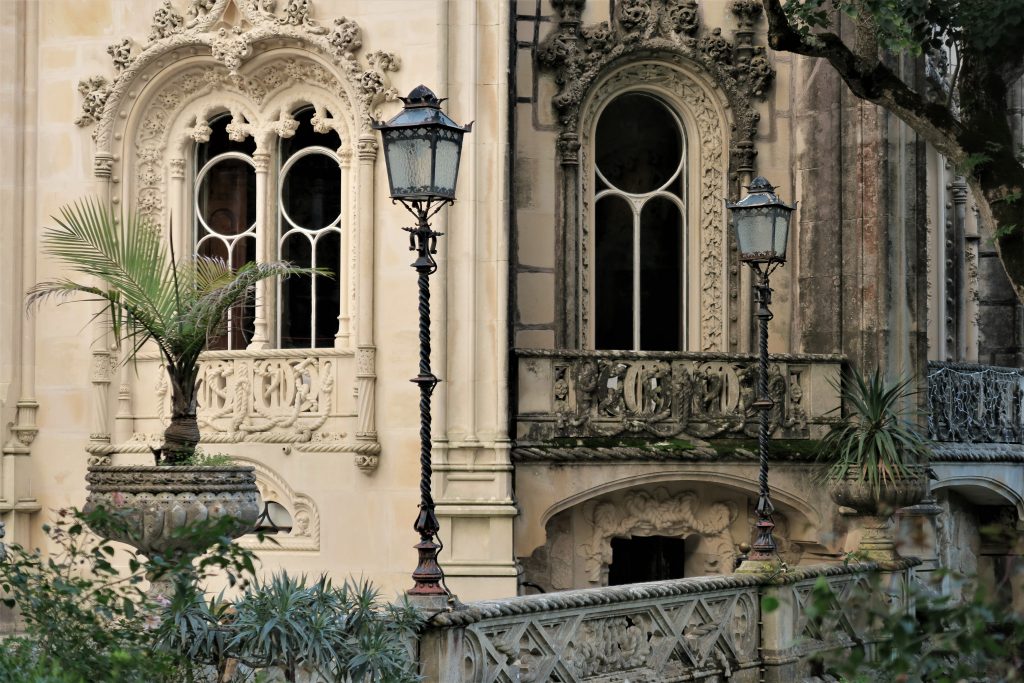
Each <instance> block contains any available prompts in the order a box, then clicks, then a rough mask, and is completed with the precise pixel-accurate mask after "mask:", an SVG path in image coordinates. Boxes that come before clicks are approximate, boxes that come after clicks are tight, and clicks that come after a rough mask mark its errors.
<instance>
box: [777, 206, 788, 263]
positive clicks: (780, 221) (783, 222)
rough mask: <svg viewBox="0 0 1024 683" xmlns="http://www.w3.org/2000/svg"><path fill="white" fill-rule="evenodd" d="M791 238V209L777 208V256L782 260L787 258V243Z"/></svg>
mask: <svg viewBox="0 0 1024 683" xmlns="http://www.w3.org/2000/svg"><path fill="white" fill-rule="evenodd" d="M788 238H789V211H788V210H787V209H783V208H778V209H775V256H776V257H777V258H779V259H780V260H783V261H784V260H785V259H786V243H787V241H788Z"/></svg>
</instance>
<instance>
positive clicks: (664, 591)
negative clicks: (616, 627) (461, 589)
mask: <svg viewBox="0 0 1024 683" xmlns="http://www.w3.org/2000/svg"><path fill="white" fill-rule="evenodd" d="M919 564H921V561H920V560H919V559H917V558H905V559H902V560H898V561H896V562H891V563H878V562H856V563H853V562H851V563H850V564H846V565H815V566H812V567H799V568H796V569H790V570H788V571H787V572H785V573H781V574H779V575H777V576H774V575H770V574H731V575H729V576H700V577H696V578H691V579H675V580H672V581H652V582H650V583H636V584H631V585H627V586H609V587H605V588H584V589H580V590H570V591H560V592H557V593H545V594H543V595H523V596H518V597H514V598H506V599H503V600H482V601H480V602H472V603H468V604H467V605H466V606H465V608H463V609H458V610H456V611H453V612H441V613H439V614H437V615H435V616H434V617H432V618H431V619H430V622H429V623H430V626H432V627H440V628H457V627H463V626H469V625H471V624H475V623H477V622H480V621H485V620H488V619H500V618H504V617H515V616H521V615H525V614H536V613H539V612H552V611H555V610H567V609H585V608H588V607H599V606H603V605H614V604H617V603H624V602H634V601H639V600H653V599H658V598H670V597H676V596H681V595H695V594H700V593H713V592H719V591H728V590H737V589H743V588H758V587H761V586H774V585H786V584H791V583H798V582H800V581H804V580H807V579H816V578H817V577H819V576H843V575H850V574H862V573H869V572H876V571H903V570H905V569H909V568H911V567H915V566H917V565H919Z"/></svg>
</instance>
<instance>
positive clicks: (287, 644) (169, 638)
mask: <svg viewBox="0 0 1024 683" xmlns="http://www.w3.org/2000/svg"><path fill="white" fill-rule="evenodd" d="M421 623H422V620H421V619H420V618H419V616H418V615H417V614H416V612H415V610H414V609H413V608H412V607H410V606H409V605H407V604H400V605H393V604H387V603H385V604H382V603H381V602H380V600H379V595H378V592H377V590H376V589H375V588H373V586H371V585H370V584H369V583H368V582H366V581H357V582H354V583H352V582H349V581H345V582H344V583H343V584H342V585H341V586H340V587H335V586H334V585H333V584H332V582H331V580H330V579H329V578H327V577H326V576H321V577H320V578H319V579H318V580H317V581H315V582H314V583H312V584H309V585H307V581H306V578H305V577H304V576H303V577H301V578H295V577H292V576H290V575H288V574H287V573H286V572H284V573H280V574H275V575H273V576H272V577H271V578H270V579H269V580H267V581H265V582H260V581H256V582H253V584H252V585H251V586H250V587H249V588H248V590H246V592H245V594H244V595H243V596H242V597H241V598H240V599H238V600H237V601H236V602H235V603H234V604H233V605H230V606H229V605H227V604H226V603H224V602H223V601H222V600H220V599H214V600H210V601H208V602H207V601H203V600H201V599H197V600H193V601H191V602H175V603H173V604H172V605H171V606H170V608H169V618H168V619H167V620H166V621H165V622H164V624H163V626H162V628H161V639H162V640H161V642H162V643H163V645H164V646H165V647H168V648H171V649H174V650H176V651H181V652H187V653H188V656H189V657H190V658H191V659H193V660H195V661H198V662H203V663H206V664H209V665H211V666H212V667H214V668H216V669H217V670H218V671H219V672H224V671H227V670H228V669H229V667H230V666H231V664H232V662H238V663H241V664H242V665H244V667H245V668H246V669H251V670H262V669H267V668H270V667H279V668H280V669H281V670H282V672H283V673H284V676H285V680H288V681H294V680H296V679H297V677H298V675H299V674H300V672H302V671H313V672H317V673H318V674H320V675H321V676H323V677H324V678H326V679H327V680H333V681H349V680H351V681H389V682H393V683H406V682H409V683H412V682H414V681H418V680H420V679H419V677H418V676H417V675H416V674H415V670H416V665H415V662H414V661H413V659H412V655H411V652H410V650H409V647H411V645H412V643H413V642H414V640H415V638H416V632H417V630H418V629H419V627H420V625H421Z"/></svg>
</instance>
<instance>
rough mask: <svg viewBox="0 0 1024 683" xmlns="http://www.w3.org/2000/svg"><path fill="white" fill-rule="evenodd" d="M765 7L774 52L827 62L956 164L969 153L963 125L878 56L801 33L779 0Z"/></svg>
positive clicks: (827, 35)
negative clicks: (961, 141)
mask: <svg viewBox="0 0 1024 683" xmlns="http://www.w3.org/2000/svg"><path fill="white" fill-rule="evenodd" d="M761 4H762V5H763V6H764V11H765V15H766V16H767V17H768V44H769V45H770V46H771V47H772V49H774V50H778V51H784V52H793V53H796V54H800V55H805V56H807V57H818V58H820V59H824V60H826V61H828V63H829V64H831V65H832V67H833V68H834V69H835V70H836V72H838V74H839V76H840V77H841V78H842V79H843V81H844V82H845V83H846V85H847V86H848V87H849V88H850V90H851V91H853V94H854V95H856V96H857V97H859V98H861V99H864V100H868V101H869V102H873V103H874V104H877V105H880V106H882V107H885V108H886V109H888V110H889V111H891V112H892V113H893V114H895V115H896V116H898V117H899V118H900V119H902V120H903V121H905V122H906V123H907V124H908V125H910V126H911V127H913V128H914V129H916V130H917V131H918V132H919V133H920V134H921V135H923V136H924V138H925V139H926V140H928V142H930V143H932V145H933V146H934V147H935V148H936V149H938V150H939V151H940V152H942V153H943V154H945V155H946V156H947V157H949V158H950V159H952V160H953V161H954V162H955V163H960V162H962V161H963V159H964V158H965V157H966V156H968V155H969V154H970V151H969V150H965V149H964V148H963V147H962V146H961V145H960V144H959V140H958V139H959V137H960V134H961V132H962V125H961V123H960V122H959V121H958V120H957V119H956V117H955V116H953V113H952V112H951V111H950V110H949V108H947V107H944V106H942V105H941V104H937V103H934V102H930V101H928V100H927V99H926V98H925V97H924V96H923V95H922V94H920V93H918V92H917V91H915V90H914V89H912V88H911V87H910V86H908V85H907V84H906V83H905V82H904V81H903V80H902V79H901V78H900V77H899V76H897V75H896V74H895V73H894V72H893V71H892V69H890V68H889V67H887V66H886V65H885V64H883V63H882V61H881V60H879V59H878V58H877V56H874V57H872V58H868V57H866V56H861V55H857V54H856V53H854V51H853V50H851V49H850V48H849V47H848V46H847V45H846V44H845V43H844V42H843V40H842V39H841V38H840V37H839V36H838V35H836V34H835V33H831V32H822V33H815V34H813V35H812V36H805V35H803V34H801V33H800V32H799V31H797V30H796V29H795V28H794V27H793V25H792V24H790V23H789V17H787V16H786V12H785V10H784V9H783V8H782V4H781V3H780V0H761Z"/></svg>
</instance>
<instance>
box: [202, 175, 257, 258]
mask: <svg viewBox="0 0 1024 683" xmlns="http://www.w3.org/2000/svg"><path fill="white" fill-rule="evenodd" d="M197 204H198V207H199V217H200V218H201V219H202V221H201V222H199V225H198V228H197V231H198V232H197V237H198V239H202V238H203V237H204V236H205V235H206V234H207V233H208V232H215V233H217V234H218V235H238V234H240V233H243V232H245V231H246V230H248V229H249V228H250V227H251V226H252V225H253V222H254V221H255V220H256V171H255V169H253V167H252V166H251V165H250V164H249V163H248V162H246V161H243V160H242V159H233V158H228V159H221V160H220V161H217V162H215V163H214V165H213V166H211V167H210V168H209V169H208V170H207V172H206V175H205V176H203V179H202V181H201V182H200V185H199V194H198V202H197ZM204 223H205V225H203V224H204Z"/></svg>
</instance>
